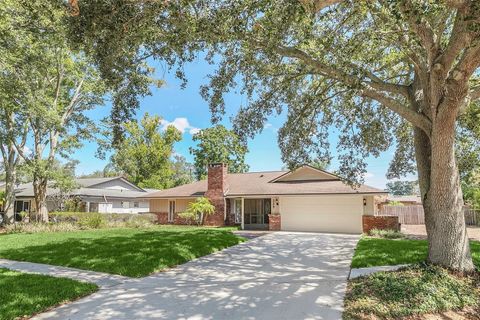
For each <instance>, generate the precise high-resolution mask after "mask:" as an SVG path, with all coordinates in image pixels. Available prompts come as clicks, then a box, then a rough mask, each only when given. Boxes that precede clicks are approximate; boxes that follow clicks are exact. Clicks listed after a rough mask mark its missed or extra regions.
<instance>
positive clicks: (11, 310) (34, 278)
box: [0, 268, 98, 320]
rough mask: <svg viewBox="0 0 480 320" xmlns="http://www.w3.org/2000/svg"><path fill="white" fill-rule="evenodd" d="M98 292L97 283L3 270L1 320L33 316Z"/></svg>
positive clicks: (0, 294)
mask: <svg viewBox="0 0 480 320" xmlns="http://www.w3.org/2000/svg"><path fill="white" fill-rule="evenodd" d="M97 289H98V288H97V286H96V285H95V284H90V283H84V282H79V281H75V280H71V279H65V278H54V277H50V276H44V275H38V274H27V273H20V272H16V271H10V270H7V269H2V268H0V319H1V320H10V319H16V318H23V317H25V316H31V315H33V314H35V313H39V312H42V311H45V310H46V309H49V308H51V307H53V306H56V305H58V304H62V303H65V302H68V301H72V300H74V299H77V298H80V297H83V296H85V295H87V294H90V293H93V292H95V291H97Z"/></svg>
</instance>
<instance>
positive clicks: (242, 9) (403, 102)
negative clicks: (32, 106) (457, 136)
mask: <svg viewBox="0 0 480 320" xmlns="http://www.w3.org/2000/svg"><path fill="white" fill-rule="evenodd" d="M312 2H313V1H312ZM318 2H321V1H318ZM306 3H311V2H310V1H266V0H263V1H250V0H243V1H237V0H228V1H210V2H209V1H198V0H189V1H183V2H175V1H168V2H161V3H160V2H147V3H145V2H143V1H141V2H132V1H127V0H117V1H116V2H115V4H116V5H115V7H111V6H109V5H108V4H105V3H103V2H102V1H89V2H88V4H82V6H81V10H80V14H79V15H78V16H75V17H73V18H72V19H71V26H70V32H71V33H72V34H73V35H74V41H75V42H76V43H80V44H84V43H87V46H88V47H90V48H91V51H92V53H93V56H94V57H95V59H96V61H97V62H98V63H99V65H101V66H102V70H105V72H104V75H106V76H107V77H109V78H113V79H116V78H117V77H116V75H122V74H141V72H140V71H139V70H142V65H141V64H140V62H139V63H134V62H133V61H135V59H136V58H137V59H138V61H142V62H143V61H144V60H142V59H141V58H142V57H151V56H153V57H155V58H157V59H161V60H163V61H165V62H166V64H167V65H169V66H170V67H171V68H175V71H176V74H177V75H178V77H179V78H180V79H182V80H185V74H184V71H183V70H184V69H183V66H184V65H185V64H186V63H188V62H190V61H192V60H194V59H195V58H196V57H198V56H201V57H202V58H206V59H207V60H208V61H209V62H212V63H215V64H216V66H217V68H216V71H215V73H214V74H213V75H211V76H210V83H209V84H207V85H205V86H203V87H202V88H201V94H202V96H203V97H204V98H205V99H206V100H207V101H208V102H209V105H210V109H211V111H212V120H213V121H214V122H218V121H219V120H220V119H221V118H222V117H223V116H224V115H225V106H226V102H225V97H226V96H227V95H228V94H229V93H230V92H231V91H237V90H238V91H240V92H241V93H242V94H243V95H244V96H245V99H244V101H245V103H242V106H241V108H240V111H239V112H238V114H237V116H236V117H235V118H234V119H233V124H234V130H235V131H236V133H237V134H239V135H241V136H242V137H244V138H245V137H252V136H253V135H255V134H256V133H258V132H260V131H261V130H263V128H264V127H265V124H266V123H267V121H268V119H269V117H272V116H276V115H279V114H284V115H285V116H286V118H287V120H286V122H285V124H284V125H283V127H282V128H281V129H280V130H279V137H278V143H279V146H280V149H281V153H282V160H283V161H284V163H286V164H287V165H288V167H295V166H298V165H299V164H303V163H309V162H310V160H312V159H314V158H323V159H325V158H330V155H331V154H332V153H333V151H332V150H331V149H330V143H329V141H328V136H329V132H332V131H335V132H337V133H338V135H339V139H338V145H337V150H336V152H335V154H336V155H337V156H338V162H339V164H340V168H339V172H340V174H341V175H342V176H343V177H344V178H346V179H347V180H349V181H351V180H353V181H358V180H361V177H362V176H363V174H364V173H365V171H366V159H368V157H369V156H376V157H378V156H379V155H380V153H381V152H384V151H386V150H388V149H389V148H390V147H393V146H395V143H394V142H395V141H396V142H397V143H396V147H397V151H396V153H395V159H394V161H393V162H392V169H393V170H392V172H391V174H392V176H395V175H399V174H404V173H406V172H409V171H411V170H413V169H415V167H414V165H413V164H412V163H411V161H409V159H412V158H413V157H412V151H413V144H412V136H413V132H412V126H411V125H410V124H409V123H413V124H414V125H415V126H417V127H419V126H423V124H422V123H421V122H423V120H426V121H431V120H432V119H431V116H430V115H429V112H430V111H429V110H430V108H431V107H432V108H433V106H428V105H427V104H428V101H431V100H432V99H430V98H428V97H429V96H430V95H431V94H433V93H434V92H446V91H445V90H443V89H441V88H438V90H437V89H435V88H434V89H432V87H431V85H430V84H429V83H430V82H428V81H426V82H424V81H417V80H419V79H427V78H428V77H429V76H430V73H429V72H430V70H432V69H433V68H434V67H433V64H435V63H438V62H439V61H440V60H442V59H440V58H439V57H440V56H442V57H445V56H446V55H447V53H453V55H454V57H452V59H449V58H446V60H447V61H448V62H449V63H447V62H446V61H443V60H442V62H445V66H446V70H445V75H446V76H445V77H449V76H450V77H451V75H452V73H451V72H450V71H451V70H453V69H454V68H455V67H457V66H458V67H462V66H460V65H461V64H462V63H461V61H464V62H466V61H467V60H468V59H470V58H472V57H474V56H475V54H472V55H471V56H469V57H466V56H464V54H465V53H466V51H467V50H466V48H467V47H469V45H472V46H473V44H474V43H476V42H475V41H476V39H477V38H478V29H479V28H478V26H477V22H476V21H477V20H476V19H474V18H473V17H478V16H479V9H478V6H477V5H476V2H474V1H470V2H467V3H466V5H465V6H462V10H460V9H459V8H458V7H456V6H455V5H454V4H452V2H448V1H413V2H412V1H386V2H385V1H360V2H358V1H354V2H352V1H342V2H340V3H338V4H335V5H332V6H328V7H326V8H324V9H323V10H320V11H318V12H314V10H313V8H314V5H311V6H309V5H307V4H306ZM457 15H458V17H461V18H459V19H456V18H455V17H456V16H457ZM454 23H456V24H457V26H458V28H454V27H453V25H454ZM424 29H426V30H428V32H427V31H425V32H424V31H423V30H424ZM165 30H173V32H165ZM453 30H454V31H453ZM426 33H428V34H429V35H432V34H433V35H434V36H432V37H433V39H431V38H430V37H429V36H425V34H426ZM172 34H174V36H172ZM459 34H461V35H462V36H465V37H466V38H465V39H469V40H468V41H465V42H462V43H460V42H457V41H452V37H458V36H459ZM405 35H408V36H405ZM99 39H100V40H101V41H99ZM430 40H431V41H435V43H434V44H433V45H432V43H430V42H431V41H430ZM436 41H438V42H436ZM99 43H100V44H99ZM454 45H458V46H459V48H452V46H454ZM125 48H128V50H126V49H125ZM433 50H436V51H435V52H432V51H433ZM125 51H126V52H125ZM123 55H125V57H123ZM433 56H435V57H437V58H438V59H437V58H435V59H433V58H432V57H433ZM464 58H465V59H464ZM467 58H468V59H467ZM118 60H119V61H120V62H119V63H117V61H118ZM459 62H460V63H459ZM473 65H475V66H477V62H472V66H473ZM470 75H472V76H470ZM470 78H471V81H470V82H469V83H465V84H466V88H468V87H473V86H474V85H478V81H477V80H478V74H477V73H474V72H472V73H469V74H468V77H466V79H465V81H467V82H468V81H469V80H470ZM449 81H450V80H448V81H447V79H446V78H443V74H442V80H441V81H440V83H439V86H444V85H445V83H449ZM127 82H128V81H127ZM411 89H413V90H411ZM467 91H468V90H464V91H463V92H464V93H466V92H467ZM419 93H421V94H422V95H423V96H422V97H425V98H424V99H418V94H419ZM450 93H452V92H450ZM433 100H435V99H433ZM461 100H462V101H463V98H462V99H461ZM467 100H468V99H467ZM435 101H437V100H435ZM458 101H460V100H458ZM457 107H458V105H457ZM412 109H413V110H415V112H417V113H420V114H421V116H418V115H414V114H412V113H411V112H409V110H412ZM420 118H422V120H419V119H420ZM426 131H429V130H428V129H426Z"/></svg>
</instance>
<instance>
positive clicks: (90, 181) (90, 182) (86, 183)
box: [75, 176, 145, 191]
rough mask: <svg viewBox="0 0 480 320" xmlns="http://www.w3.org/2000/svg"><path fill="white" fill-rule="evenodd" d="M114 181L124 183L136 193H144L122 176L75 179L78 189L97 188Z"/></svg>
mask: <svg viewBox="0 0 480 320" xmlns="http://www.w3.org/2000/svg"><path fill="white" fill-rule="evenodd" d="M114 180H121V181H123V182H125V183H126V184H128V185H130V186H131V187H133V188H134V189H136V190H138V191H145V190H144V189H142V188H140V187H139V186H137V185H135V184H133V183H131V182H130V181H128V180H127V179H125V178H124V177H122V176H115V177H108V178H76V179H75V181H76V182H77V184H78V185H79V186H80V187H84V188H93V187H95V186H99V185H101V184H103V183H106V182H110V181H114Z"/></svg>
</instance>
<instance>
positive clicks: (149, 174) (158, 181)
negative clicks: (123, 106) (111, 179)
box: [111, 113, 182, 189]
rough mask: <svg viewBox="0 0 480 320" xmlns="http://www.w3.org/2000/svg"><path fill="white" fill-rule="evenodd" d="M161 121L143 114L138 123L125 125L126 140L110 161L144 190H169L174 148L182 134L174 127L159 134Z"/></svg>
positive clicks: (158, 118)
mask: <svg viewBox="0 0 480 320" xmlns="http://www.w3.org/2000/svg"><path fill="white" fill-rule="evenodd" d="M161 124H162V119H161V118H160V117H159V116H153V117H151V116H149V115H148V113H146V114H145V115H144V117H143V119H142V120H141V122H140V123H138V122H137V121H130V122H128V123H126V124H125V138H124V139H123V141H122V142H121V143H120V144H119V145H118V147H117V148H116V149H115V153H114V154H113V156H112V158H111V161H112V164H113V166H114V167H115V169H116V170H118V171H121V172H123V173H124V174H126V176H127V178H128V179H129V180H130V181H132V182H134V183H135V184H137V185H139V186H140V187H144V188H154V189H165V188H169V187H171V186H172V185H173V184H174V182H173V181H172V175H173V172H172V164H171V160H170V158H171V156H172V154H173V145H174V143H175V142H178V141H180V140H181V138H182V137H181V133H180V131H178V130H177V129H176V128H175V127H173V126H168V127H167V129H166V130H165V131H164V132H161Z"/></svg>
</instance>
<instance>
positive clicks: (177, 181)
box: [172, 154, 195, 187]
mask: <svg viewBox="0 0 480 320" xmlns="http://www.w3.org/2000/svg"><path fill="white" fill-rule="evenodd" d="M194 171H195V167H194V166H193V165H192V164H191V163H189V162H187V160H186V159H185V157H183V156H181V155H179V154H175V155H174V156H173V161H172V173H173V175H172V181H173V186H174V187H176V186H181V185H184V184H187V183H191V182H193V181H194V180H195V176H194Z"/></svg>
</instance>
